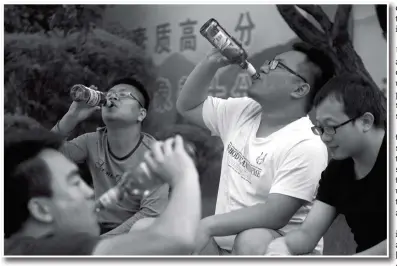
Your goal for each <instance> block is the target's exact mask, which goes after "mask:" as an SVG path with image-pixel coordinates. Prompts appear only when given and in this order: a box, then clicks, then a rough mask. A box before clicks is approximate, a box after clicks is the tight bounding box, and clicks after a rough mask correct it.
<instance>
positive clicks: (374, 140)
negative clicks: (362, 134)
mask: <svg viewBox="0 0 397 266" xmlns="http://www.w3.org/2000/svg"><path fill="white" fill-rule="evenodd" d="M384 136H385V130H384V129H374V131H373V132H371V133H370V134H368V136H366V141H364V142H363V143H362V149H360V151H359V152H358V153H357V155H356V156H353V157H352V158H353V161H354V170H355V173H356V178H357V179H361V178H364V177H365V176H367V175H368V174H369V172H371V170H372V168H373V167H374V165H375V163H376V159H377V158H378V154H379V151H380V148H381V146H382V142H383V138H384Z"/></svg>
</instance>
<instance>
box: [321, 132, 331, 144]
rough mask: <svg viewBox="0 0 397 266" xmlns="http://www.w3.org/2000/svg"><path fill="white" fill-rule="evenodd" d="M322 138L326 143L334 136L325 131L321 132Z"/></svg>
mask: <svg viewBox="0 0 397 266" xmlns="http://www.w3.org/2000/svg"><path fill="white" fill-rule="evenodd" d="M321 140H322V141H323V142H324V143H328V142H330V141H331V140H332V136H330V135H328V134H327V133H325V132H323V134H321Z"/></svg>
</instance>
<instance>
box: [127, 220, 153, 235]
mask: <svg viewBox="0 0 397 266" xmlns="http://www.w3.org/2000/svg"><path fill="white" fill-rule="evenodd" d="M155 220H156V218H151V217H147V218H143V219H140V220H138V221H137V222H136V223H135V224H134V225H133V226H132V227H131V229H130V232H133V231H136V230H143V229H146V228H148V227H149V226H151V225H152V223H153V222H154V221H155Z"/></svg>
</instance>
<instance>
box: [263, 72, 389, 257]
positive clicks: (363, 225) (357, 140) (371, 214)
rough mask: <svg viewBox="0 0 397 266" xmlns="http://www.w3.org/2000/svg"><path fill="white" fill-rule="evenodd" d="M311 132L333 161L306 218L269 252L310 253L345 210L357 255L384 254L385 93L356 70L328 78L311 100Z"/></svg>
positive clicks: (385, 234) (272, 246) (385, 175)
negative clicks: (313, 121) (313, 116)
mask: <svg viewBox="0 0 397 266" xmlns="http://www.w3.org/2000/svg"><path fill="white" fill-rule="evenodd" d="M314 105H315V110H316V120H317V125H316V126H314V127H313V132H314V134H316V135H320V136H321V139H322V140H323V142H324V143H325V144H326V145H327V147H328V150H329V152H330V155H331V156H332V160H331V162H330V163H329V165H328V166H327V168H326V169H325V171H324V172H323V173H322V177H321V181H320V187H319V191H318V194H317V200H316V201H315V203H314V206H313V208H312V210H311V211H310V213H309V215H308V216H307V218H306V220H305V222H304V223H303V224H302V226H301V227H300V228H299V230H296V231H294V232H291V233H289V234H287V235H286V236H285V237H284V238H279V239H276V240H275V241H274V242H272V243H271V244H270V246H269V250H268V252H267V253H268V255H280V254H282V255H288V254H292V255H300V254H307V253H309V252H311V250H312V249H313V248H314V246H315V244H316V243H317V241H318V240H319V239H320V238H321V237H322V236H323V235H324V234H325V233H326V231H327V230H328V228H329V227H330V225H331V224H332V222H333V220H334V219H335V218H336V216H337V215H338V214H343V215H345V218H346V221H347V224H348V225H349V227H350V228H351V231H352V233H353V235H354V240H355V242H356V243H357V248H356V255H359V256H362V255H387V172H386V171H387V134H386V121H387V118H386V113H387V112H386V110H387V109H386V98H385V97H384V95H383V93H382V92H381V91H380V90H379V89H378V88H377V87H374V86H373V85H372V84H371V83H369V82H368V81H366V80H365V79H363V78H362V77H360V76H358V75H353V74H345V75H341V76H338V77H335V78H333V79H331V80H330V81H329V82H328V83H327V84H326V85H325V86H324V88H322V89H321V90H320V92H319V93H318V94H317V96H316V98H315V100H314Z"/></svg>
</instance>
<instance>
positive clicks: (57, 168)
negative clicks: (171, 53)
mask: <svg viewBox="0 0 397 266" xmlns="http://www.w3.org/2000/svg"><path fill="white" fill-rule="evenodd" d="M229 64H230V62H229V61H228V60H227V59H225V58H224V57H223V56H222V54H221V53H220V52H219V51H218V50H216V49H213V50H211V51H210V52H209V53H208V55H207V56H206V57H205V58H204V59H202V60H201V62H199V63H198V64H197V65H196V67H195V69H194V70H193V71H192V72H191V73H190V75H189V77H188V78H187V80H186V82H185V84H184V86H183V88H182V90H181V91H180V93H179V96H178V99H177V110H178V112H179V113H180V114H181V115H182V116H183V117H184V118H185V119H187V120H188V121H190V122H191V123H194V124H196V125H198V126H200V127H202V128H204V129H208V130H209V131H210V132H211V134H212V135H213V136H218V137H220V139H221V140H222V142H223V145H224V151H223V157H222V165H221V175H220V182H219V189H218V196H217V202H216V210H215V214H214V215H212V216H208V217H206V218H203V219H202V215H201V191H200V184H199V174H198V172H197V168H196V165H195V163H194V161H193V160H192V158H191V157H190V156H189V154H188V153H187V152H186V150H185V149H184V144H183V143H184V140H183V139H182V137H181V136H178V135H177V136H175V137H171V138H168V139H166V140H156V139H155V138H154V137H153V136H151V135H149V134H147V133H145V132H143V131H142V122H143V121H144V120H145V117H146V115H147V111H148V110H149V105H150V97H149V95H148V93H147V91H146V90H145V87H144V86H143V85H142V84H141V83H140V82H138V81H137V80H135V79H131V78H123V79H120V80H117V81H115V82H114V83H113V84H110V85H109V88H108V90H107V93H106V98H107V101H110V102H111V103H112V104H111V105H106V106H102V107H90V106H88V105H86V104H84V103H82V102H73V103H72V104H71V106H70V108H69V110H68V112H67V113H66V114H65V115H64V116H63V118H62V119H61V120H60V121H58V122H57V123H56V125H55V126H54V128H52V129H51V130H47V129H45V128H42V127H41V126H40V125H39V124H38V123H37V122H35V121H33V120H29V119H18V118H16V117H12V116H11V117H6V119H5V132H4V138H5V144H4V170H5V171H4V195H5V197H4V201H5V205H4V207H5V208H4V209H5V213H4V221H5V223H4V229H5V251H4V253H5V255H262V256H275V255H322V254H323V250H324V243H323V236H324V234H325V233H326V231H327V230H328V228H329V227H330V225H331V224H332V222H333V220H334V219H335V218H336V217H337V215H338V214H343V215H344V216H345V217H346V221H347V224H348V226H349V227H350V228H351V231H352V233H353V235H354V240H355V242H356V243H357V249H356V255H386V254H387V145H386V143H387V123H386V121H387V119H386V117H387V113H386V98H385V96H384V95H383V94H382V92H381V91H380V90H379V89H378V88H377V87H375V86H374V85H373V83H371V82H369V81H368V80H366V78H365V77H364V76H362V75H359V74H358V73H357V74H354V73H346V74H344V75H339V76H335V75H334V71H333V68H332V62H331V61H330V60H329V59H328V58H327V57H326V56H325V55H323V54H322V53H321V52H320V51H318V50H317V49H315V48H314V47H311V46H310V45H308V44H304V43H299V44H296V45H294V46H293V49H292V50H291V51H287V52H285V53H282V54H279V55H277V56H276V57H275V58H271V61H266V62H264V63H263V65H262V67H261V68H260V71H259V72H260V78H259V79H256V80H253V84H252V86H251V87H250V88H249V89H248V91H247V97H242V98H228V99H221V98H216V97H212V96H209V95H208V88H209V85H210V82H211V80H212V79H213V78H214V76H215V73H216V72H217V71H218V70H219V69H221V68H222V67H225V66H227V65H229ZM99 109H101V113H102V118H103V121H104V123H105V127H103V128H98V129H97V130H96V131H95V132H90V133H86V134H83V135H81V136H79V137H77V138H75V139H72V140H69V141H68V140H67V138H68V136H69V134H70V133H71V132H72V131H73V129H74V128H75V127H76V126H77V125H78V124H79V123H81V122H82V121H84V120H85V119H87V118H88V117H90V116H91V115H92V114H93V113H94V112H96V111H98V110H99ZM141 162H145V163H146V165H147V166H148V168H149V169H150V171H151V172H152V173H154V174H155V178H159V179H161V180H162V182H163V184H161V185H159V186H158V187H156V188H155V189H153V190H151V192H150V193H149V194H145V195H140V196H137V195H133V196H132V195H129V196H127V197H126V198H125V199H123V200H122V201H120V202H118V203H117V204H115V205H114V206H112V207H111V208H104V209H101V210H100V211H99V212H97V211H96V209H95V201H96V200H97V199H98V198H99V197H100V196H101V195H102V194H103V193H105V192H106V191H108V190H109V189H111V188H112V187H114V186H116V185H117V184H118V182H119V181H120V179H121V177H122V175H123V173H124V172H125V171H127V169H131V168H135V167H138V165H139V164H140V163H141ZM77 163H86V164H87V165H88V168H89V170H90V173H91V175H92V180H93V185H92V187H90V186H89V185H87V184H86V183H85V182H84V181H83V179H82V177H81V176H80V173H79V169H78V167H77Z"/></svg>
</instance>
